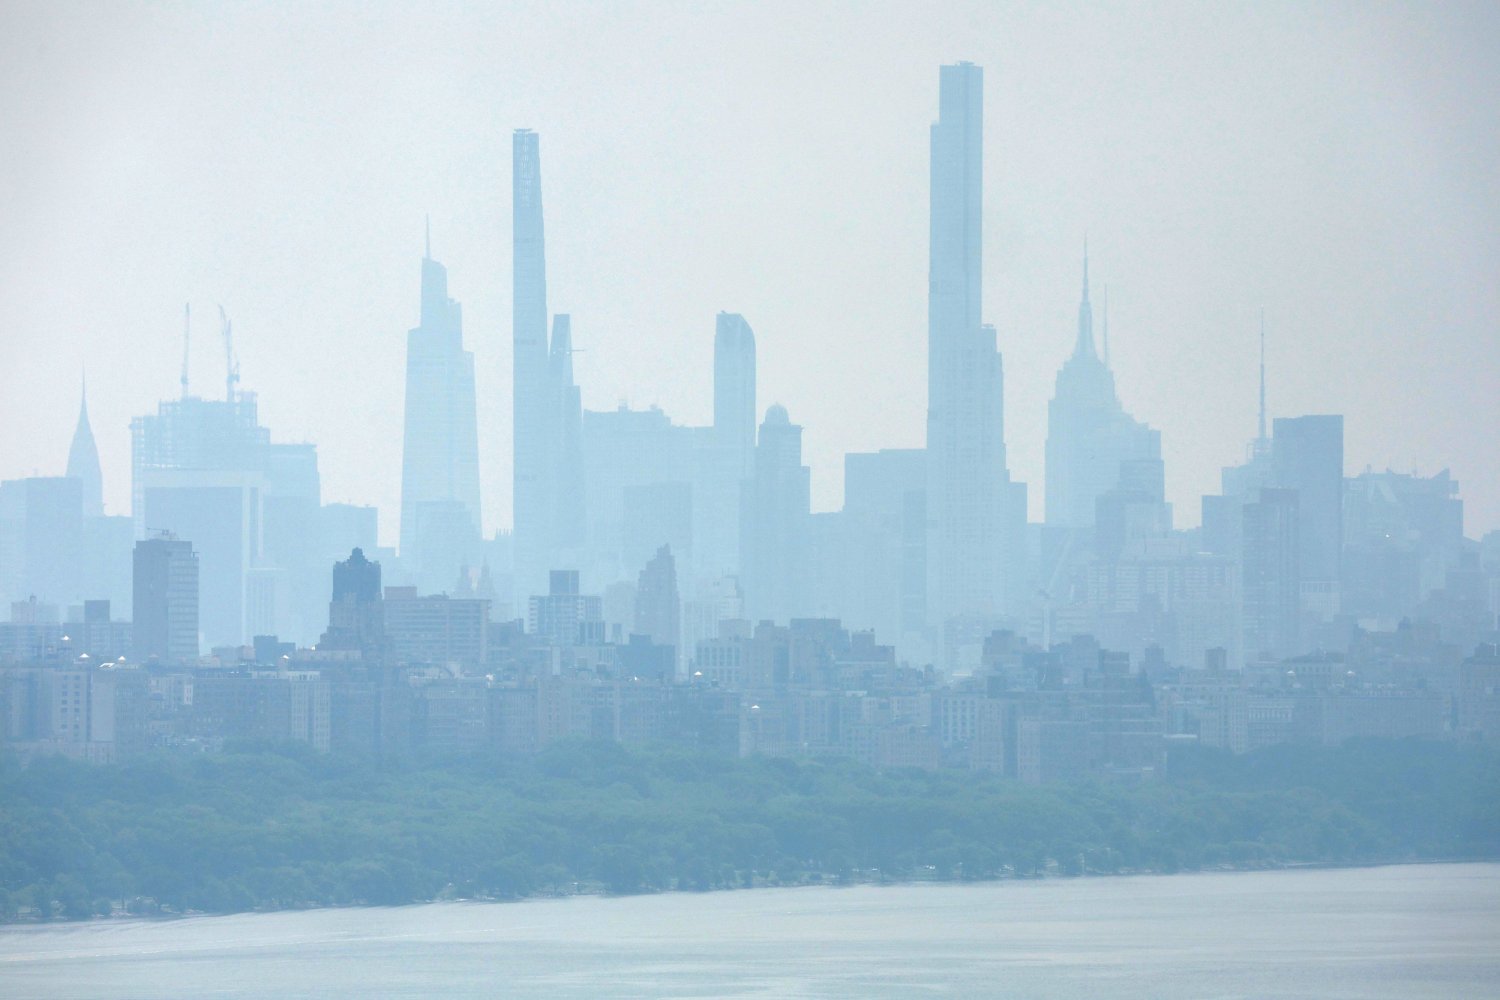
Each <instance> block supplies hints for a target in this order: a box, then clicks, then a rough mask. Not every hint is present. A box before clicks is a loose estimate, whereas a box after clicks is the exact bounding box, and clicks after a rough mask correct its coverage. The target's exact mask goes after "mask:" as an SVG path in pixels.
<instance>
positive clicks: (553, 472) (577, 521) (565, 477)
mask: <svg viewBox="0 0 1500 1000" xmlns="http://www.w3.org/2000/svg"><path fill="white" fill-rule="evenodd" d="M550 377H551V391H552V398H553V400H554V407H555V409H554V414H555V416H554V420H555V424H554V426H555V428H556V435H555V438H554V442H553V448H552V451H551V453H550V454H549V455H548V456H547V457H548V459H549V462H548V471H549V474H550V481H551V483H552V489H551V493H552V497H553V506H552V512H551V513H552V517H551V528H552V533H551V537H550V538H549V539H548V542H549V544H550V547H551V549H552V551H553V552H554V553H556V554H557V556H562V557H572V555H573V554H574V553H575V552H576V550H577V546H578V545H579V544H580V543H581V542H582V540H583V537H584V535H585V533H586V531H587V526H586V523H585V519H584V502H583V487H584V482H583V396H582V394H581V393H580V392H579V389H578V386H577V384H576V383H574V381H573V322H572V318H571V317H570V316H569V315H568V314H567V313H558V314H557V315H556V316H553V317H552V345H551V370H550ZM565 554H566V555H565Z"/></svg>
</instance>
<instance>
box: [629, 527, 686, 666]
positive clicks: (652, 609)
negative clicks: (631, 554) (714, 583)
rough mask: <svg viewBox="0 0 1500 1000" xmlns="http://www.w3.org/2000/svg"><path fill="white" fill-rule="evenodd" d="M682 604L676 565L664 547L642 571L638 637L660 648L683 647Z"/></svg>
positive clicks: (637, 601)
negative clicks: (649, 640)
mask: <svg viewBox="0 0 1500 1000" xmlns="http://www.w3.org/2000/svg"><path fill="white" fill-rule="evenodd" d="M681 632H682V601H681V599H680V598H679V596H678V592H677V562H676V560H674V559H673V558H672V548H671V546H669V545H663V546H662V547H661V548H659V549H657V550H656V555H654V556H652V557H651V561H650V562H648V563H646V565H645V567H644V568H643V569H642V570H641V574H640V577H639V578H638V579H637V582H636V587H635V633H636V634H637V635H643V636H648V637H649V638H650V639H651V641H652V642H653V643H655V644H656V645H658V646H671V647H673V649H674V650H675V649H677V648H678V647H679V646H680V645H681V643H682V635H681Z"/></svg>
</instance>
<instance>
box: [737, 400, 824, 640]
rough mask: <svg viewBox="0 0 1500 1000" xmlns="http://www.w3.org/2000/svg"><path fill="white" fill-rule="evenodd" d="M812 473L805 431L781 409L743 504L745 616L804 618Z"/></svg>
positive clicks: (768, 422)
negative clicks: (804, 459)
mask: <svg viewBox="0 0 1500 1000" xmlns="http://www.w3.org/2000/svg"><path fill="white" fill-rule="evenodd" d="M810 502H811V473H810V472H809V470H808V468H807V466H805V465H803V464H802V428H801V426H799V425H797V424H794V423H792V422H791V419H790V418H789V417H788V416H787V412H786V408H785V407H783V406H782V405H781V404H779V403H777V404H775V405H773V406H772V407H771V408H770V409H768V410H766V419H765V420H764V421H763V422H762V423H761V425H760V436H759V439H758V440H757V441H756V444H755V474H754V475H753V476H752V477H751V478H750V479H749V480H747V481H746V482H745V486H744V500H743V501H742V502H741V505H740V510H741V525H742V527H741V535H740V538H741V541H740V552H741V554H742V566H741V573H740V578H741V581H742V583H743V585H744V591H745V610H746V614H747V615H748V616H749V617H750V618H752V619H771V620H772V621H778V622H786V621H788V620H789V619H791V618H792V617H793V616H795V615H798V614H801V613H803V612H804V603H803V598H804V596H805V595H804V594H803V592H802V588H803V586H804V584H805V582H806V578H807V572H806V570H807V565H806V564H807V558H808V553H807V533H808V518H809V516H810V513H809V510H810Z"/></svg>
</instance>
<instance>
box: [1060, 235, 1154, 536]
mask: <svg viewBox="0 0 1500 1000" xmlns="http://www.w3.org/2000/svg"><path fill="white" fill-rule="evenodd" d="M1160 459H1161V435H1160V434H1159V433H1158V432H1157V431H1154V430H1152V429H1151V428H1150V427H1147V426H1146V425H1145V424H1143V423H1141V422H1140V421H1138V420H1135V419H1134V418H1132V417H1131V416H1130V415H1129V414H1128V413H1126V412H1125V410H1124V408H1123V407H1122V406H1121V405H1120V400H1119V398H1118V397H1117V396H1116V394H1115V377H1114V373H1113V372H1111V371H1110V370H1109V366H1108V365H1106V364H1105V363H1104V362H1103V361H1102V360H1101V359H1100V357H1099V355H1098V353H1097V351H1096V349H1095V346H1094V313H1093V306H1092V304H1091V303H1090V302H1089V261H1088V252H1087V250H1085V252H1084V257H1083V293H1082V296H1081V298H1080V300H1079V303H1078V336H1077V339H1076V340H1075V341H1074V343H1073V354H1072V356H1071V357H1070V358H1068V360H1067V361H1066V362H1065V363H1064V364H1063V366H1062V368H1061V369H1060V370H1059V371H1058V373H1057V383H1056V389H1055V390H1054V392H1053V395H1052V400H1051V402H1050V403H1048V405H1047V498H1046V499H1047V524H1048V525H1050V526H1054V527H1060V528H1071V529H1075V530H1085V531H1086V530H1089V529H1092V528H1093V527H1094V521H1095V514H1096V506H1097V502H1098V500H1099V498H1100V497H1102V496H1104V494H1106V493H1108V492H1110V491H1111V490H1114V489H1116V488H1117V487H1119V486H1121V478H1120V476H1121V469H1122V466H1123V464H1124V463H1126V462H1137V461H1159V460H1160Z"/></svg>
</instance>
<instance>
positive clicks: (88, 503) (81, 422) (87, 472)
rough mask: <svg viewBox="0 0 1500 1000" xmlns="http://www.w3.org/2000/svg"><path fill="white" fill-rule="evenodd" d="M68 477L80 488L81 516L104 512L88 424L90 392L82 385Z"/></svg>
mask: <svg viewBox="0 0 1500 1000" xmlns="http://www.w3.org/2000/svg"><path fill="white" fill-rule="evenodd" d="M68 477H69V478H70V479H76V480H78V482H79V485H80V486H81V487H82V489H83V516H84V517H103V516H104V478H103V476H102V475H101V474H100V472H99V449H98V448H97V447H95V446H94V431H93V428H91V427H90V426H89V393H88V387H87V386H84V387H83V389H82V391H81V392H80V394H79V397H78V426H77V427H76V428H74V430H73V443H72V445H71V446H70V447H69V448H68Z"/></svg>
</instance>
